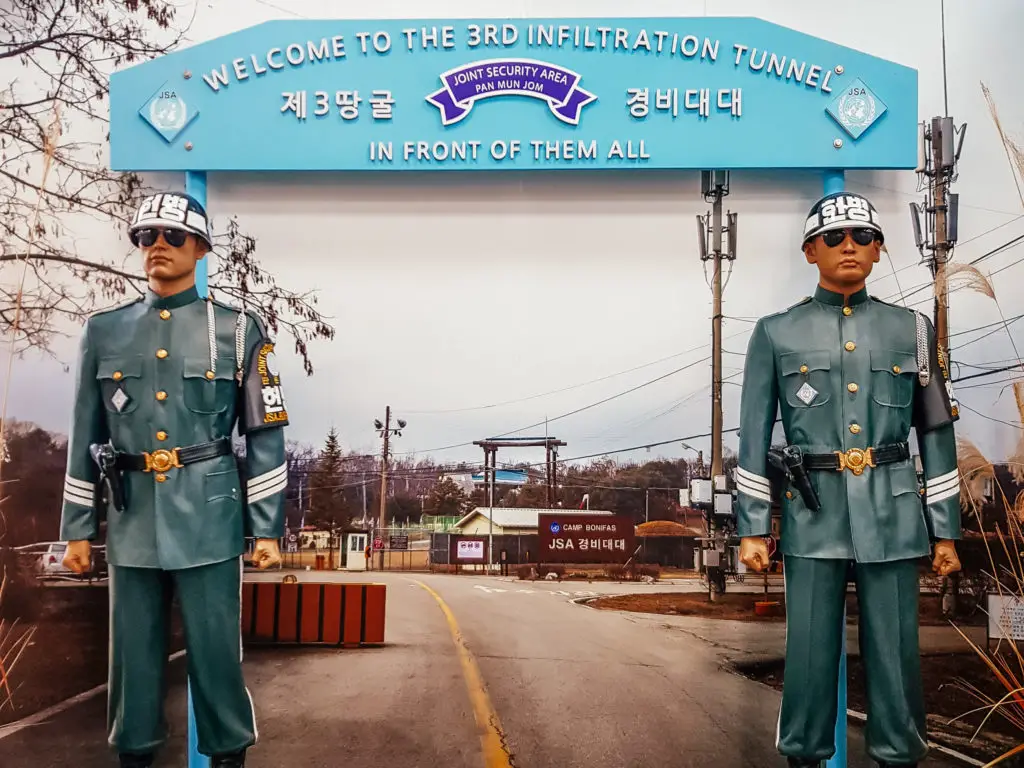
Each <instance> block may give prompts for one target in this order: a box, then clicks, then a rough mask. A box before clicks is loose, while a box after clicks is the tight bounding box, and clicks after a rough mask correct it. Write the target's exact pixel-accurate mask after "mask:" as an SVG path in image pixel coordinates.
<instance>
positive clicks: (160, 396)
mask: <svg viewBox="0 0 1024 768" xmlns="http://www.w3.org/2000/svg"><path fill="white" fill-rule="evenodd" d="M156 399H157V400H166V399H167V393H166V392H164V391H163V390H162V389H161V390H160V391H159V392H157V393H156Z"/></svg>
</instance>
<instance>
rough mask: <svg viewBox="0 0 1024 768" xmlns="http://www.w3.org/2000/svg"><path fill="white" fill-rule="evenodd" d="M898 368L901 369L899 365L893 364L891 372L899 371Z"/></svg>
mask: <svg viewBox="0 0 1024 768" xmlns="http://www.w3.org/2000/svg"><path fill="white" fill-rule="evenodd" d="M900 370H901V369H900V367H899V366H898V365H894V366H893V367H892V372H893V373H899V372H900Z"/></svg>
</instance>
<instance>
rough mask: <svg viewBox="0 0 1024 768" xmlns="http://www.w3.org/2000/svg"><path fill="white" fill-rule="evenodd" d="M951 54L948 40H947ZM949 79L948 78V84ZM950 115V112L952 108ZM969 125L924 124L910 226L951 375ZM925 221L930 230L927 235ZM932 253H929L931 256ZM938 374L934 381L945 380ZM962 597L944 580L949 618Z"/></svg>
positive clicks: (943, 120)
mask: <svg viewBox="0 0 1024 768" xmlns="http://www.w3.org/2000/svg"><path fill="white" fill-rule="evenodd" d="M943 52H945V35H943ZM943 79H945V78H943ZM947 111H948V107H947ZM966 134H967V124H966V123H964V124H963V125H961V126H960V128H959V130H958V129H957V128H956V127H955V126H954V124H953V118H952V117H948V116H946V117H933V118H932V119H931V122H930V123H924V122H922V123H919V124H918V133H917V140H918V143H917V169H916V170H917V174H918V177H919V178H920V179H921V181H922V186H926V187H927V195H926V197H925V202H924V204H923V205H921V204H919V203H910V221H911V224H912V225H913V228H914V242H915V243H916V245H917V250H918V252H919V253H920V254H921V258H922V259H923V260H924V261H927V263H928V267H929V269H930V271H931V273H932V279H933V281H934V285H935V302H934V307H935V318H934V323H935V336H936V341H937V343H938V347H939V349H940V350H941V352H942V355H943V357H944V361H945V364H946V369H947V371H948V370H949V367H950V366H951V365H952V355H951V354H950V348H949V271H948V269H949V266H948V265H949V261H950V254H951V253H952V251H953V246H954V245H955V244H956V240H957V218H958V212H959V199H960V196H959V195H958V194H956V193H955V192H950V191H949V186H950V184H951V183H952V182H954V181H956V178H957V175H958V174H957V170H956V167H957V162H958V161H959V160H960V152H961V151H962V150H963V146H964V137H965V135H966ZM922 218H923V219H924V222H923V223H924V227H923V232H922ZM926 252H927V253H926ZM942 375H943V372H942V371H932V376H942ZM959 592H960V574H959V573H954V574H951V575H950V576H946V577H943V579H942V595H943V606H942V608H943V612H944V613H947V614H949V615H955V614H956V611H957V602H958V598H959Z"/></svg>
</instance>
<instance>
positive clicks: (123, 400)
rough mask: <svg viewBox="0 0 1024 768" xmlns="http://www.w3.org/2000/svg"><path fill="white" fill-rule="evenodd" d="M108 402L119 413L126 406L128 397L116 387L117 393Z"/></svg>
mask: <svg viewBox="0 0 1024 768" xmlns="http://www.w3.org/2000/svg"><path fill="white" fill-rule="evenodd" d="M110 402H111V403H112V404H113V406H114V407H115V408H116V409H117V412H118V413H120V412H121V411H122V410H124V407H125V406H126V405H128V395H126V394H125V393H124V390H123V389H121V388H120V387H118V388H117V391H116V392H115V393H114V394H113V396H112V397H111V398H110Z"/></svg>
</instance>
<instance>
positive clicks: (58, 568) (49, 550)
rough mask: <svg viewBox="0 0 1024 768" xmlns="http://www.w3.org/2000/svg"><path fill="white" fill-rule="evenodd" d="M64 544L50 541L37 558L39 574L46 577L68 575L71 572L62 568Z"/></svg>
mask: <svg viewBox="0 0 1024 768" xmlns="http://www.w3.org/2000/svg"><path fill="white" fill-rule="evenodd" d="M63 560H64V542H62V541H51V542H50V543H49V544H47V545H46V549H45V550H44V551H43V553H42V554H41V555H40V556H39V572H40V573H42V574H46V575H56V574H61V575H62V576H66V575H70V574H71V571H70V570H69V569H68V568H65V567H64V563H63V562H62V561H63Z"/></svg>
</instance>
